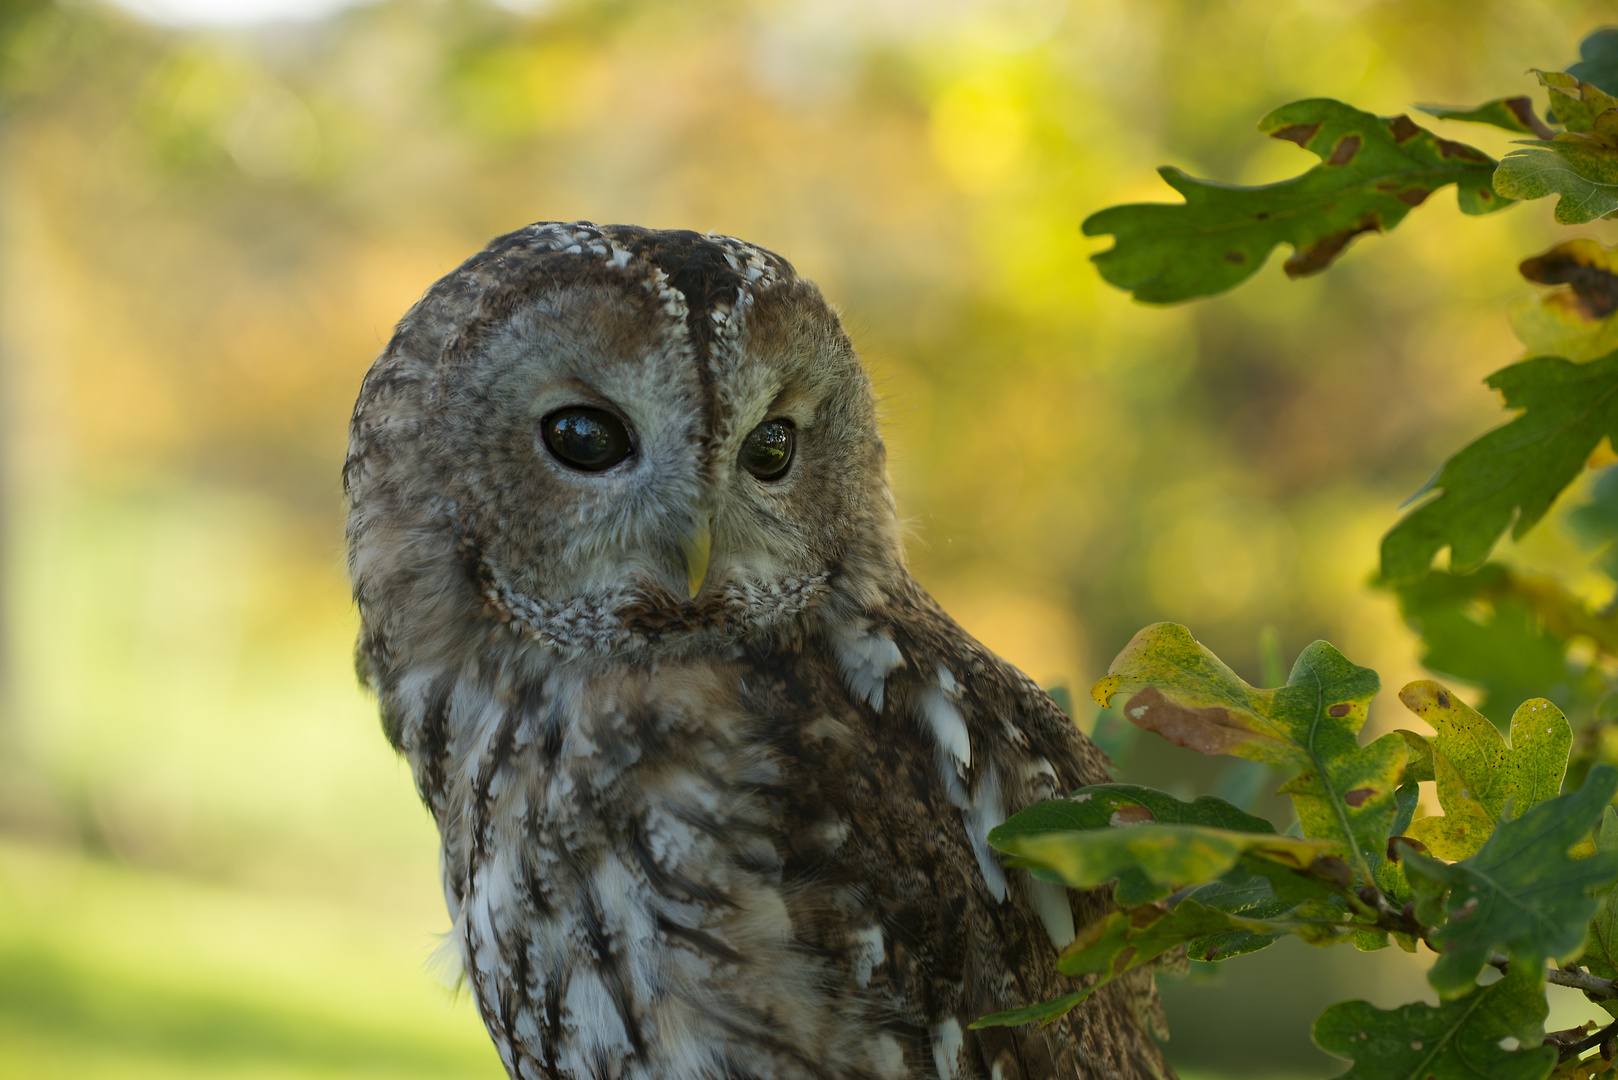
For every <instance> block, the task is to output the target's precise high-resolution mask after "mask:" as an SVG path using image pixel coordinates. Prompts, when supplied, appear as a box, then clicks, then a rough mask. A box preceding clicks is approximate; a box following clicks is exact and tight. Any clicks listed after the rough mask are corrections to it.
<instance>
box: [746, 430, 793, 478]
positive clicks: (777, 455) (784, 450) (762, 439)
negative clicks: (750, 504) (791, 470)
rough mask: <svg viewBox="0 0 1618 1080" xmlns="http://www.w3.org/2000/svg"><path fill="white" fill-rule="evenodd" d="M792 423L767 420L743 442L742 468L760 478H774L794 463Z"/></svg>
mask: <svg viewBox="0 0 1618 1080" xmlns="http://www.w3.org/2000/svg"><path fill="white" fill-rule="evenodd" d="M792 443H793V435H792V425H791V424H789V423H787V422H786V421H785V420H766V421H764V423H762V424H760V425H759V426H758V427H756V428H754V429H753V430H752V431H751V432H749V433H748V435H747V440H746V441H745V442H743V443H742V468H744V469H746V470H747V471H748V472H750V473H752V474H753V475H754V476H756V477H758V478H759V479H760V480H774V479H775V478H776V477H778V476H780V475H781V474H782V473H784V472H786V471H787V466H788V465H790V464H791V463H792Z"/></svg>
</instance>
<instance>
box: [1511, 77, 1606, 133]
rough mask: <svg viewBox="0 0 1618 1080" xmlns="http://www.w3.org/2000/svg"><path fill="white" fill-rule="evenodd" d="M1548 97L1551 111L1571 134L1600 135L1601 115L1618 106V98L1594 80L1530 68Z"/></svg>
mask: <svg viewBox="0 0 1618 1080" xmlns="http://www.w3.org/2000/svg"><path fill="white" fill-rule="evenodd" d="M1531 70H1533V73H1534V74H1535V75H1537V76H1538V77H1539V84H1540V85H1541V86H1543V87H1544V88H1545V92H1546V93H1547V94H1548V95H1549V96H1550V101H1551V112H1553V113H1555V114H1556V118H1557V119H1558V120H1560V121H1561V122H1562V123H1563V125H1564V126H1566V128H1567V130H1568V132H1569V133H1571V134H1579V135H1582V134H1597V135H1599V134H1602V127H1603V125H1602V122H1601V117H1602V115H1603V114H1604V113H1608V112H1612V111H1613V110H1614V109H1618V99H1615V98H1614V97H1613V96H1612V95H1611V94H1609V93H1607V92H1606V91H1605V90H1603V89H1601V88H1600V87H1599V86H1596V85H1594V84H1593V83H1587V82H1585V81H1584V80H1583V79H1580V78H1579V77H1578V76H1577V75H1572V74H1569V73H1567V72H1563V71H1540V70H1539V69H1538V68H1534V69H1531Z"/></svg>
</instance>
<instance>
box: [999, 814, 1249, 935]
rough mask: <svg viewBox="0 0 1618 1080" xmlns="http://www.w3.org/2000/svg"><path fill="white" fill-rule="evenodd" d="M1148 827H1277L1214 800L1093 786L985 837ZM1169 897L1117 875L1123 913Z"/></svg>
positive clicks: (1124, 873)
mask: <svg viewBox="0 0 1618 1080" xmlns="http://www.w3.org/2000/svg"><path fill="white" fill-rule="evenodd" d="M1146 823H1157V824H1163V825H1210V826H1213V827H1215V828H1220V829H1233V830H1235V831H1237V832H1252V833H1272V834H1273V833H1274V832H1275V826H1274V825H1273V824H1271V823H1270V822H1269V821H1266V820H1265V819H1264V818H1261V817H1255V816H1254V815H1252V814H1249V813H1247V812H1246V811H1244V810H1240V809H1238V808H1237V807H1235V806H1232V805H1231V804H1230V803H1228V802H1226V801H1225V800H1223V799H1219V798H1215V797H1214V796H1212V795H1204V796H1202V797H1200V798H1198V799H1197V800H1196V801H1195V802H1190V803H1186V802H1181V801H1180V800H1179V799H1176V798H1175V797H1174V796H1172V795H1169V794H1167V793H1165V792H1162V791H1156V790H1153V789H1152V788H1148V787H1139V786H1137V785H1135V784H1094V785H1091V786H1089V787H1084V788H1080V789H1079V790H1078V791H1075V792H1074V793H1073V794H1072V795H1071V796H1069V797H1067V798H1065V799H1051V800H1048V801H1046V802H1042V803H1035V804H1034V805H1033V806H1030V807H1028V808H1027V809H1025V810H1021V811H1019V812H1017V813H1015V814H1013V815H1012V816H1011V817H1010V818H1008V819H1007V820H1006V821H1005V822H1004V823H1003V824H1001V825H999V826H997V827H996V828H995V829H993V830H992V831H991V832H990V833H989V842H990V843H992V844H995V845H997V846H999V845H1002V844H1004V843H1007V842H1009V841H1010V840H1011V838H1012V837H1016V836H1029V835H1034V834H1042V833H1065V832H1072V831H1074V830H1078V829H1106V828H1118V827H1124V826H1130V825H1141V824H1146ZM1032 872H1033V873H1034V875H1035V876H1036V877H1041V878H1045V879H1046V880H1050V881H1056V882H1060V881H1061V878H1060V877H1059V876H1058V875H1057V874H1056V873H1055V872H1053V871H1050V870H1046V869H1042V868H1035V869H1033V871H1032ZM1173 891H1174V889H1173V887H1171V886H1167V885H1157V884H1153V883H1152V882H1151V881H1150V880H1149V879H1148V878H1147V877H1146V875H1145V874H1144V873H1142V872H1141V871H1140V869H1138V868H1136V867H1125V868H1124V869H1122V870H1120V871H1119V873H1118V886H1117V890H1116V899H1117V901H1118V903H1120V904H1122V905H1124V906H1126V907H1128V906H1131V905H1134V904H1144V903H1146V902H1147V901H1149V900H1160V899H1162V898H1163V897H1165V896H1167V895H1169V893H1171V892H1173Z"/></svg>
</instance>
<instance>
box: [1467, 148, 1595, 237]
mask: <svg viewBox="0 0 1618 1080" xmlns="http://www.w3.org/2000/svg"><path fill="white" fill-rule="evenodd" d="M1523 142H1525V143H1526V144H1527V146H1528V148H1527V149H1525V150H1513V151H1512V152H1511V153H1509V154H1507V155H1506V156H1505V158H1504V159H1503V160H1501V162H1500V167H1499V168H1498V169H1496V170H1495V173H1494V187H1495V190H1496V191H1498V192H1499V193H1500V194H1501V195H1503V196H1505V197H1506V198H1508V199H1521V200H1524V201H1526V200H1530V199H1543V198H1546V197H1547V196H1550V195H1560V196H1561V198H1560V199H1558V200H1557V202H1556V210H1555V211H1554V214H1553V216H1554V217H1555V218H1556V220H1557V221H1559V222H1561V223H1562V224H1563V225H1582V224H1584V223H1585V222H1586V221H1594V220H1595V219H1596V218H1599V217H1607V216H1609V215H1610V214H1612V212H1613V211H1615V210H1618V150H1614V149H1612V148H1610V147H1607V146H1604V145H1601V144H1599V143H1592V142H1588V141H1586V140H1578V141H1574V140H1572V139H1568V140H1566V141H1564V140H1563V139H1562V138H1560V137H1559V138H1556V139H1553V140H1550V141H1548V142H1547V141H1543V140H1541V141H1537V142H1528V140H1526V139H1525V140H1523Z"/></svg>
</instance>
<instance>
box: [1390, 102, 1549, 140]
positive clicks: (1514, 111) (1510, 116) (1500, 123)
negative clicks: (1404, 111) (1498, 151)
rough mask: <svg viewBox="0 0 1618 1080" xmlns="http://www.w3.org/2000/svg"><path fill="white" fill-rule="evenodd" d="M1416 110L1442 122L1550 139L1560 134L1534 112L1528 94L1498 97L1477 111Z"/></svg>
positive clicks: (1437, 107)
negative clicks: (1463, 122) (1503, 130)
mask: <svg viewBox="0 0 1618 1080" xmlns="http://www.w3.org/2000/svg"><path fill="white" fill-rule="evenodd" d="M1416 108H1418V109H1420V110H1421V111H1422V112H1424V113H1426V114H1428V115H1429V116H1435V117H1437V118H1438V119H1440V120H1463V121H1466V122H1467V123H1472V124H1492V125H1494V126H1495V127H1497V128H1505V129H1506V130H1507V131H1516V132H1520V133H1522V134H1524V135H1537V136H1539V137H1540V138H1541V139H1548V138H1550V137H1551V136H1552V135H1554V134H1556V133H1555V132H1554V131H1552V130H1551V129H1550V127H1549V126H1548V125H1546V123H1545V121H1543V120H1541V119H1540V118H1539V114H1538V113H1536V112H1534V102H1533V99H1532V98H1530V97H1529V96H1528V95H1527V94H1519V95H1517V96H1516V97H1508V98H1495V99H1494V100H1493V101H1487V102H1484V103H1483V104H1482V105H1479V106H1478V107H1477V108H1475V109H1453V108H1449V107H1447V106H1444V105H1417V106H1416Z"/></svg>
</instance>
